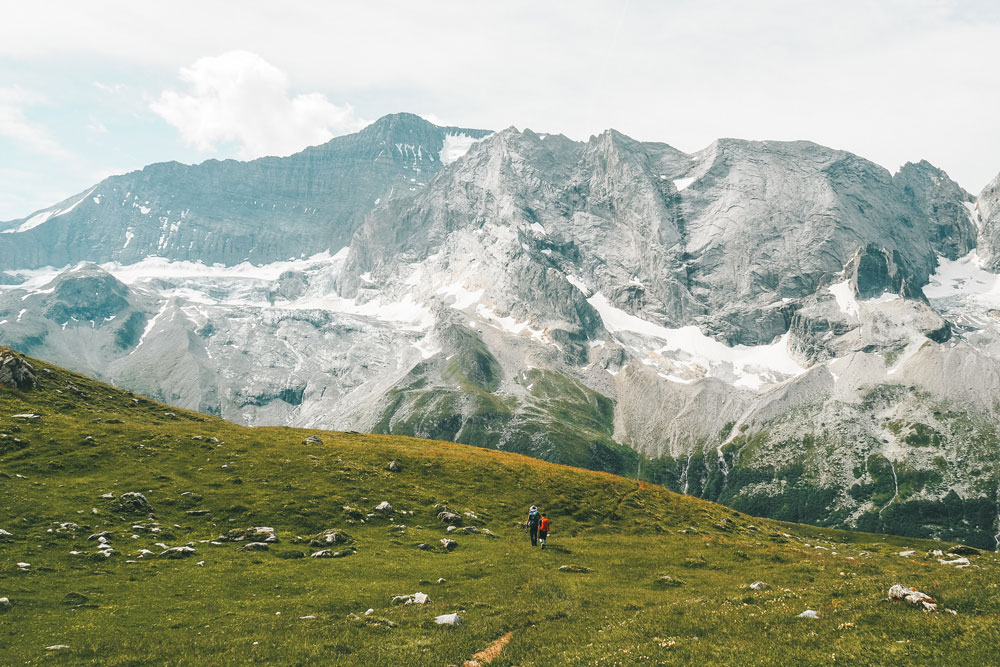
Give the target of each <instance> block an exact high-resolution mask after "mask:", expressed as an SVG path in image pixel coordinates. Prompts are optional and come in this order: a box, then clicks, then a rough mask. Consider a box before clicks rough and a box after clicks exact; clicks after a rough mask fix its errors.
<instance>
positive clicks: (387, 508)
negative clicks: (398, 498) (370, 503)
mask: <svg viewBox="0 0 1000 667" xmlns="http://www.w3.org/2000/svg"><path fill="white" fill-rule="evenodd" d="M375 511H376V512H382V514H392V505H390V504H389V501H388V500H383V501H382V502H380V503H379V504H378V505H376V506H375Z"/></svg>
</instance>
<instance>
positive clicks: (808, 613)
mask: <svg viewBox="0 0 1000 667" xmlns="http://www.w3.org/2000/svg"><path fill="white" fill-rule="evenodd" d="M799 618H819V612H818V611H815V610H814V609H806V610H805V611H804V612H802V613H801V614H799Z"/></svg>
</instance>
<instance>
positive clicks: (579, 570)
mask: <svg viewBox="0 0 1000 667" xmlns="http://www.w3.org/2000/svg"><path fill="white" fill-rule="evenodd" d="M559 571H560V572H570V573H575V574H586V573H588V572H590V568H589V567H583V566H582V565H560V566H559Z"/></svg>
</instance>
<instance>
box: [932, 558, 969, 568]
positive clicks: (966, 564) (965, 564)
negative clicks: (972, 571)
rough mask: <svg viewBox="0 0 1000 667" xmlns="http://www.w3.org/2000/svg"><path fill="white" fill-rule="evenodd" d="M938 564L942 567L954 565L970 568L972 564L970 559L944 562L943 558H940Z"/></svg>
mask: <svg viewBox="0 0 1000 667" xmlns="http://www.w3.org/2000/svg"><path fill="white" fill-rule="evenodd" d="M938 562H939V563H941V564H942V565H954V566H955V567H969V565H971V564H972V563H971V562H970V561H969V559H968V558H956V559H955V560H944V559H943V558H938Z"/></svg>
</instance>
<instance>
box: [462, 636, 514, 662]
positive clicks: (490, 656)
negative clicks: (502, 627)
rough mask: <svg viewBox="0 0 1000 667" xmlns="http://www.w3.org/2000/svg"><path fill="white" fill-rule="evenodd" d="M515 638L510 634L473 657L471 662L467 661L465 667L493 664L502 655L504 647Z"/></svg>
mask: <svg viewBox="0 0 1000 667" xmlns="http://www.w3.org/2000/svg"><path fill="white" fill-rule="evenodd" d="M513 636H514V633H513V632H508V633H507V634H505V635H504V636H503V637H501V638H500V639H498V640H496V641H495V642H493V643H492V644H490V645H489V647H488V648H485V649H483V650H482V651H480V652H479V653H477V654H475V655H474V656H472V659H471V660H466V661H465V666H464V667H481V665H485V664H487V663H490V662H493V661H494V660H496V658H497V657H498V656H499V655H500V651H502V650H503V647H504V646H506V645H507V642H509V641H510V638H511V637H513Z"/></svg>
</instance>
